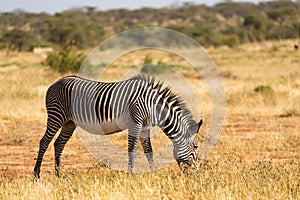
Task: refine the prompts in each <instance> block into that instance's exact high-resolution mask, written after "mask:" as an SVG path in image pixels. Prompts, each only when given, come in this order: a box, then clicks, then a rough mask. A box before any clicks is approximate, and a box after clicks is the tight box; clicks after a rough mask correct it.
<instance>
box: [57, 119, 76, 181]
mask: <svg viewBox="0 0 300 200" xmlns="http://www.w3.org/2000/svg"><path fill="white" fill-rule="evenodd" d="M75 128H76V125H75V123H74V122H73V121H69V122H67V123H66V124H64V125H63V127H62V130H61V132H60V134H59V136H58V138H57V139H56V140H55V142H54V151H55V155H54V156H55V175H56V176H57V177H60V164H61V155H62V151H63V150H64V147H65V145H66V143H67V142H68V141H69V139H70V138H71V136H72V134H73V132H74V130H75Z"/></svg>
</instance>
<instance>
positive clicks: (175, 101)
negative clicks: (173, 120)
mask: <svg viewBox="0 0 300 200" xmlns="http://www.w3.org/2000/svg"><path fill="white" fill-rule="evenodd" d="M132 79H136V80H142V81H145V82H146V83H148V86H150V87H151V88H152V89H154V90H157V91H158V94H159V95H162V97H163V98H164V99H167V102H168V103H171V102H172V105H173V106H174V107H179V109H180V110H179V112H180V113H181V114H182V115H183V116H186V117H187V118H188V119H189V120H188V121H189V123H190V122H191V121H192V120H193V118H192V114H191V111H190V110H189V109H188V108H187V106H186V103H185V102H184V101H183V100H182V98H181V97H180V96H179V95H177V94H174V92H173V91H172V89H171V88H170V87H169V86H165V85H164V82H162V81H160V80H158V79H155V78H154V77H153V76H144V75H137V76H135V77H133V78H132Z"/></svg>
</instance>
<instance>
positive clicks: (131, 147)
mask: <svg viewBox="0 0 300 200" xmlns="http://www.w3.org/2000/svg"><path fill="white" fill-rule="evenodd" d="M131 124H132V125H131V126H129V130H128V173H133V167H134V159H135V155H136V147H137V141H138V138H139V135H140V132H141V129H142V126H141V125H138V124H136V123H131Z"/></svg>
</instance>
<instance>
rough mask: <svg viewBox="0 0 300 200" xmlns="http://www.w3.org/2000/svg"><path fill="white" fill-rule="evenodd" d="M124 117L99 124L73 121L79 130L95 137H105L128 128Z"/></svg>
mask: <svg viewBox="0 0 300 200" xmlns="http://www.w3.org/2000/svg"><path fill="white" fill-rule="evenodd" d="M127 121H128V120H127V118H126V117H120V118H118V119H114V120H112V121H105V122H99V123H90V122H80V121H75V123H76V124H77V126H79V127H80V128H81V129H83V130H85V131H87V132H89V133H91V134H97V135H107V134H111V133H116V132H120V131H122V130H125V129H127V128H128V123H127Z"/></svg>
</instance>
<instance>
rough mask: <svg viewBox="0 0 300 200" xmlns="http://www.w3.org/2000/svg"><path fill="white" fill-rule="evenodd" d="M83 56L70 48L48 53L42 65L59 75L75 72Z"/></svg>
mask: <svg viewBox="0 0 300 200" xmlns="http://www.w3.org/2000/svg"><path fill="white" fill-rule="evenodd" d="M85 57H86V56H85V55H84V54H83V53H81V52H78V51H77V50H76V49H74V48H72V47H66V48H62V49H60V50H59V51H56V52H50V53H49V54H48V55H47V58H46V60H45V61H44V63H43V64H45V65H48V66H49V67H50V68H51V69H54V70H55V71H58V72H60V73H66V72H76V71H78V70H79V68H80V65H81V63H82V62H83V60H84V59H85Z"/></svg>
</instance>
